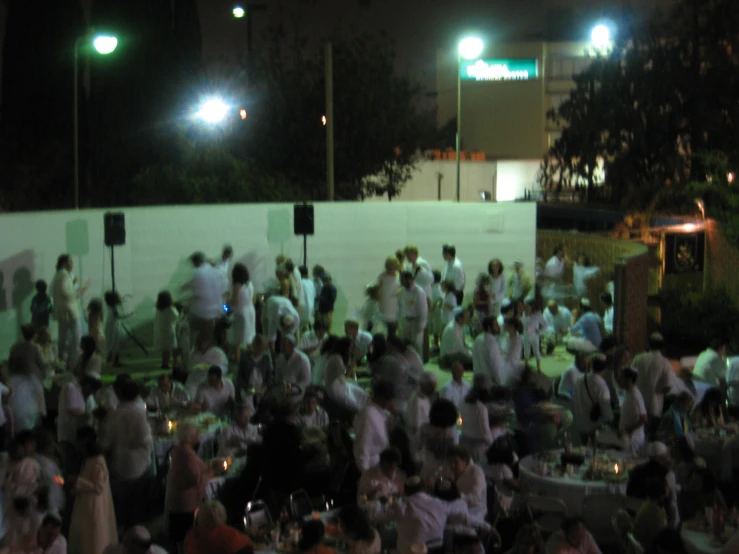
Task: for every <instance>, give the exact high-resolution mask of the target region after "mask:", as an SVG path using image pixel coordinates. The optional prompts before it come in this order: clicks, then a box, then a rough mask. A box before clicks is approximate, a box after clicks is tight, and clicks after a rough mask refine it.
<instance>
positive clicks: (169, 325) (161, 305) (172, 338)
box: [154, 290, 179, 369]
mask: <svg viewBox="0 0 739 554" xmlns="http://www.w3.org/2000/svg"><path fill="white" fill-rule="evenodd" d="M178 316H179V314H178V313H177V309H176V308H175V307H174V306H173V305H172V295H171V294H170V293H169V291H166V290H163V291H162V292H160V293H159V294H158V295H157V313H156V315H155V316H154V350H159V351H160V352H161V353H162V369H167V368H169V359H170V357H171V356H172V351H174V350H175V349H176V348H177V334H176V332H175V325H177V317H178Z"/></svg>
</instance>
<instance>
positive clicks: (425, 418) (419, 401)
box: [406, 371, 436, 442]
mask: <svg viewBox="0 0 739 554" xmlns="http://www.w3.org/2000/svg"><path fill="white" fill-rule="evenodd" d="M435 397H436V375H435V374H434V373H432V372H430V371H425V372H424V373H423V375H421V381H420V383H419V384H418V390H416V392H414V393H413V394H412V395H411V398H410V400H409V401H408V410H407V414H406V423H407V426H408V436H409V437H410V438H411V441H413V442H416V439H417V437H418V431H419V429H420V428H421V426H423V425H425V424H426V423H428V422H429V413H430V411H431V403H432V402H433V400H434V398H435Z"/></svg>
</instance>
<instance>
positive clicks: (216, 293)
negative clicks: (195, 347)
mask: <svg viewBox="0 0 739 554" xmlns="http://www.w3.org/2000/svg"><path fill="white" fill-rule="evenodd" d="M190 261H191V262H192V265H193V267H194V268H195V270H194V271H193V274H192V279H191V280H190V282H189V283H187V284H185V285H184V286H183V287H182V290H183V291H189V293H190V310H189V313H190V332H191V333H192V337H191V342H195V341H196V340H197V337H198V335H199V334H200V333H201V332H203V331H208V330H212V328H213V326H214V324H215V320H216V319H217V318H218V317H220V316H221V315H222V314H223V295H224V294H225V292H226V290H227V288H228V279H227V276H226V275H224V274H223V272H222V271H221V269H219V268H217V267H213V266H212V265H211V264H210V263H208V262H207V261H206V259H205V255H204V254H203V253H202V252H196V253H194V254H193V255H192V256H190Z"/></svg>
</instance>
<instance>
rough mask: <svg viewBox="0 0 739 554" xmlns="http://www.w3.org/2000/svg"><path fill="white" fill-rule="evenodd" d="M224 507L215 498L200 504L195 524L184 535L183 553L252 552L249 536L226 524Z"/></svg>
mask: <svg viewBox="0 0 739 554" xmlns="http://www.w3.org/2000/svg"><path fill="white" fill-rule="evenodd" d="M226 520H227V518H226V508H224V507H223V504H221V503H220V502H218V501H217V500H209V501H207V502H204V503H203V504H201V505H200V507H199V509H198V511H197V516H196V519H195V525H194V527H193V528H192V529H190V530H189V531H188V532H187V535H185V545H184V554H202V553H203V552H209V553H212V554H253V552H254V544H253V543H252V542H251V540H249V537H247V536H246V535H244V534H243V533H241V532H239V531H237V530H236V529H234V528H233V527H229V526H228V525H226Z"/></svg>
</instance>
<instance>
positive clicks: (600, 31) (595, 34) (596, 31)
mask: <svg viewBox="0 0 739 554" xmlns="http://www.w3.org/2000/svg"><path fill="white" fill-rule="evenodd" d="M590 42H592V43H593V46H594V47H595V48H597V49H598V50H605V49H606V48H608V46H609V45H610V44H611V28H610V27H609V26H608V25H606V24H605V23H598V24H597V25H596V26H595V27H593V30H592V31H591V33H590Z"/></svg>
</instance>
